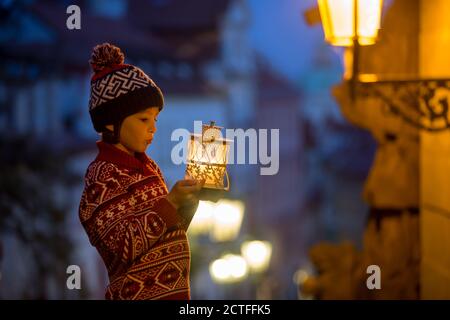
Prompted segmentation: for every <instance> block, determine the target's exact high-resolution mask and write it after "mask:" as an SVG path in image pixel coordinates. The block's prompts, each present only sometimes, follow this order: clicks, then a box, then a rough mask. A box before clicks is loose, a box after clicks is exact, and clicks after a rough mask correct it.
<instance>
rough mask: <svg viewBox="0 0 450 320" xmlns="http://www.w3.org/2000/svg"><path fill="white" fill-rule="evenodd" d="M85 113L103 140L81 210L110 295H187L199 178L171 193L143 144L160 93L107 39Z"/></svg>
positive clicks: (97, 55) (97, 53)
mask: <svg viewBox="0 0 450 320" xmlns="http://www.w3.org/2000/svg"><path fill="white" fill-rule="evenodd" d="M90 63H91V66H92V68H93V70H94V75H93V77H92V80H91V97H90V101H89V113H90V115H91V119H92V122H93V125H94V128H95V130H96V131H97V132H99V133H101V136H102V140H101V141H99V142H97V146H98V149H99V153H98V155H97V157H96V159H95V160H94V161H93V162H92V163H91V164H90V165H89V167H88V169H87V172H86V176H85V189H84V191H83V194H82V197H81V202H80V208H79V216H80V220H81V223H82V225H83V227H84V229H85V230H86V232H87V234H88V237H89V240H90V242H91V244H92V245H93V246H95V247H96V248H97V250H98V252H99V253H100V255H101V257H102V259H103V261H104V263H105V265H106V268H107V270H108V276H109V281H110V283H109V286H108V287H107V290H106V295H105V296H106V298H107V299H189V298H190V289H189V272H190V271H189V270H190V250H189V243H188V240H187V237H186V230H187V228H188V226H189V223H190V221H191V219H192V216H193V214H194V212H195V210H196V208H197V206H198V192H199V191H200V189H201V187H202V185H203V183H204V182H197V181H195V180H181V181H178V182H177V183H176V184H175V185H174V187H173V188H172V190H171V191H170V192H169V193H168V190H167V187H166V184H165V181H164V178H163V176H162V174H161V171H160V169H159V168H158V166H157V165H156V163H155V162H154V161H153V160H152V159H150V158H149V157H147V155H146V154H145V150H146V149H147V147H148V146H149V145H150V144H151V142H152V140H153V136H154V134H155V131H156V121H157V117H158V114H159V112H160V111H161V109H162V108H163V104H164V98H163V94H162V92H161V90H160V89H159V88H158V86H157V85H156V84H155V83H154V82H153V81H152V80H151V79H150V78H149V77H148V76H147V75H146V74H145V73H144V72H143V71H142V70H141V69H139V68H137V67H135V66H132V65H127V64H124V55H123V54H122V52H121V51H120V49H119V48H118V47H115V46H113V45H111V44H108V43H104V44H102V45H98V46H96V47H95V48H94V50H93V53H92V58H91V60H90Z"/></svg>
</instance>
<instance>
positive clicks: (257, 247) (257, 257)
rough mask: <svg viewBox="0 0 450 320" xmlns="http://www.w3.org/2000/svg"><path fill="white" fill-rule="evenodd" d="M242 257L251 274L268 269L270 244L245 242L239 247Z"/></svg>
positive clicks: (266, 242) (270, 252)
mask: <svg viewBox="0 0 450 320" xmlns="http://www.w3.org/2000/svg"><path fill="white" fill-rule="evenodd" d="M241 253H242V256H243V257H244V258H245V260H246V261H247V263H248V266H249V268H250V270H251V271H253V272H263V271H265V270H267V268H268V267H269V262H270V258H271V256H272V244H271V243H270V242H268V241H259V240H254V241H246V242H244V243H243V244H242V246H241Z"/></svg>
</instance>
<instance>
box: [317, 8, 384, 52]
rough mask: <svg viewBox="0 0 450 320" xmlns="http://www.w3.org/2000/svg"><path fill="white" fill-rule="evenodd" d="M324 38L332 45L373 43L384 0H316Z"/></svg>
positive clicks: (376, 35)
mask: <svg viewBox="0 0 450 320" xmlns="http://www.w3.org/2000/svg"><path fill="white" fill-rule="evenodd" d="M318 4H319V10H320V17H321V19H322V24H323V30H324V33H325V40H326V41H327V42H328V43H330V44H331V45H333V46H343V47H349V46H354V44H355V42H356V43H357V44H359V45H361V46H366V45H371V44H374V43H375V41H376V39H377V37H378V30H379V29H380V20H381V8H382V6H383V0H318Z"/></svg>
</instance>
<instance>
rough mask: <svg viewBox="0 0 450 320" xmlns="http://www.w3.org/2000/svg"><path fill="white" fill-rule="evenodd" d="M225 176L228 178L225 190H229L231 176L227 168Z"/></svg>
mask: <svg viewBox="0 0 450 320" xmlns="http://www.w3.org/2000/svg"><path fill="white" fill-rule="evenodd" d="M225 178H226V180H227V185H226V187H224V189H223V190H225V191H228V190H230V177H228V171H227V170H226V169H225Z"/></svg>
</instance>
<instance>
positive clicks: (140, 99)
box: [89, 43, 164, 132]
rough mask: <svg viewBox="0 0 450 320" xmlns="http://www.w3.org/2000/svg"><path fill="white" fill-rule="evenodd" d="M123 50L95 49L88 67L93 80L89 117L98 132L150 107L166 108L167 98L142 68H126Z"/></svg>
mask: <svg viewBox="0 0 450 320" xmlns="http://www.w3.org/2000/svg"><path fill="white" fill-rule="evenodd" d="M124 58H125V57H124V54H123V53H122V51H121V50H120V48H118V47H116V46H114V45H112V44H109V43H103V44H101V45H97V46H95V47H94V49H93V52H92V56H91V60H89V63H90V64H91V67H92V69H93V71H94V75H93V76H92V79H91V94H90V99H89V113H90V115H91V119H92V123H93V125H94V128H95V130H96V131H97V132H103V131H104V130H105V126H106V125H109V124H117V123H118V122H120V121H122V120H123V119H124V118H126V117H127V116H129V115H132V114H134V113H137V112H140V111H142V110H145V109H146V108H149V107H158V108H159V109H160V110H161V109H162V107H163V105H164V97H163V94H162V92H161V90H160V89H159V87H158V86H157V85H156V84H155V82H154V81H153V80H152V79H151V78H150V77H149V76H147V75H146V74H145V72H144V71H142V70H141V69H140V68H138V67H136V66H133V65H129V64H124Z"/></svg>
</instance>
